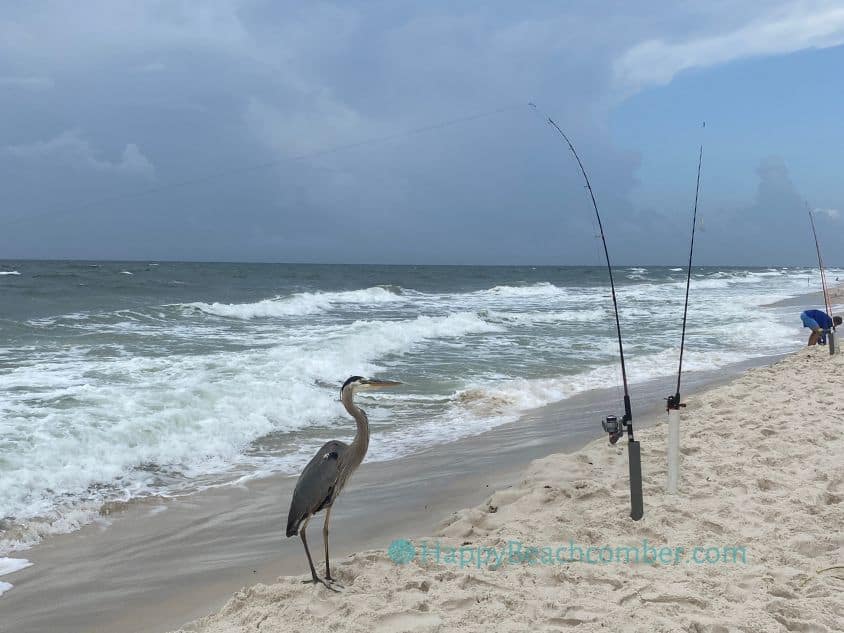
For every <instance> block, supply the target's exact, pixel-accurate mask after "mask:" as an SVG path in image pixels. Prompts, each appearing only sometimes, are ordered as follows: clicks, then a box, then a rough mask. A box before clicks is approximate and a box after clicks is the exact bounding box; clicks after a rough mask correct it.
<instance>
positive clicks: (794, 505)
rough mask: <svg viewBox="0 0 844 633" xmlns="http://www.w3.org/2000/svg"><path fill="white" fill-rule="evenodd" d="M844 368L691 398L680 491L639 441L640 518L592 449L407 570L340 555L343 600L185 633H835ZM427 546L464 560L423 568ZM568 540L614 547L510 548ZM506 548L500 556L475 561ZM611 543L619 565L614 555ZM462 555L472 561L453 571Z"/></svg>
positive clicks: (813, 357)
mask: <svg viewBox="0 0 844 633" xmlns="http://www.w3.org/2000/svg"><path fill="white" fill-rule="evenodd" d="M842 369H844V355H842V354H838V355H836V356H832V357H830V356H829V355H828V353H827V351H826V349H825V348H804V349H803V350H801V351H798V352H795V353H793V354H791V355H788V356H786V357H785V358H782V359H780V360H777V361H775V362H773V363H771V364H769V365H766V366H761V367H756V368H752V369H749V370H747V371H745V372H744V373H742V374H741V375H740V376H738V377H736V378H734V379H733V380H731V381H729V382H726V383H723V384H720V385H718V386H715V387H713V388H711V389H707V390H705V391H703V392H701V393H698V394H695V395H693V396H691V397H689V398H688V399H687V403H688V408H687V409H686V410H685V411H684V413H683V431H682V440H681V442H682V443H681V447H682V448H681V455H682V470H681V482H680V493H679V494H678V495H674V496H670V495H667V494H666V493H665V491H664V485H665V474H666V471H665V464H664V461H665V452H664V451H665V443H666V429H665V425H654V426H651V427H650V428H647V429H644V430H640V431H639V434H638V435H639V439H640V440H641V441H642V450H643V456H642V459H643V466H644V469H645V500H646V501H645V503H646V507H645V517H644V518H643V519H642V520H641V521H638V522H633V521H631V520H630V519H629V517H628V511H629V500H628V497H627V489H626V469H627V458H626V455H625V451H624V449H623V447H608V446H607V443H606V440H603V439H600V440H595V441H592V442H590V443H588V444H587V445H586V446H585V447H584V448H582V449H581V450H579V451H577V452H574V453H560V454H553V455H550V456H548V457H544V458H541V459H537V460H535V461H533V462H532V463H531V464H530V466H529V467H528V468H527V469H526V470H525V471H524V472H523V474H522V475H521V477H520V480H519V482H518V483H517V484H515V485H514V486H511V487H508V488H505V489H500V490H495V491H494V492H491V493H490V494H489V495H488V496H487V498H486V500H485V501H484V502H483V503H481V504H479V505H475V506H471V507H467V508H466V509H464V510H461V511H459V512H456V513H453V514H452V515H450V516H449V517H448V518H446V519H445V520H444V521H443V522H442V523H441V524H440V527H439V529H438V530H437V531H436V532H435V533H434V534H433V536H432V537H427V538H426V539H425V540H424V541H422V540H420V539H418V538H417V539H415V540H414V542H413V543H412V544H410V545H407V544H403V547H410V548H411V552H412V554H413V555H414V556H415V557H413V558H412V560H410V561H409V562H406V564H396V563H395V562H392V561H391V560H390V558H389V557H388V554H387V552H386V551H385V549H386V548H385V547H383V546H382V547H381V548H379V549H373V550H368V551H359V552H357V553H355V554H353V555H351V556H349V557H347V558H345V559H343V560H340V559H339V558H338V559H336V562H335V564H334V567H335V576H337V577H338V579H339V581H340V582H341V583H342V584H343V585H344V587H345V588H344V590H343V591H341V592H339V593H334V592H331V591H329V590H327V589H325V588H324V587H321V586H317V587H313V586H310V585H303V584H301V582H300V580H301V579H302V578H304V577H306V575H305V574H300V575H297V576H292V577H291V576H288V577H280V578H278V579H277V580H276V582H275V583H274V584H271V585H267V584H257V585H253V586H251V587H249V588H245V589H242V590H241V591H239V592H237V593H236V594H235V595H234V596H233V597H232V598H231V599H230V600H229V601H228V603H226V605H225V606H224V607H223V608H222V610H220V611H219V612H218V613H216V614H213V615H210V616H206V617H204V618H201V619H200V620H197V621H194V622H192V623H190V624H188V625H185V626H184V627H182V628H181V629H179V631H180V632H182V633H188V632H190V633H245V632H246V631H255V630H263V631H273V632H286V631H290V632H292V631H297V632H303V631H324V630H326V628H327V627H329V628H330V626H329V625H330V624H331V622H332V621H333V622H335V623H337V622H342V627H341V628H342V630H344V631H354V632H356V631H361V632H363V631H367V632H369V631H383V632H387V631H431V632H434V631H460V632H461V633H469V632H474V631H478V632H480V631H488V630H489V629H490V628H494V629H495V630H497V631H523V630H548V631H559V630H568V629H569V628H574V627H577V630H578V631H607V630H610V631H625V632H632V631H661V632H662V631H664V632H668V631H676V630H684V631H695V632H704V631H705V632H708V633H721V632H726V631H728V630H739V631H747V632H750V631H752V632H754V633H759V632H761V633H775V632H779V631H783V630H786V631H817V632H821V633H823V632H832V631H836V630H839V629H838V626H839V625H840V623H841V619H842V614H844V595H842V591H841V589H842V586H844V585H843V584H842V583H844V569H842V558H844V532H842V525H844V471H842V468H841V463H842V462H841V455H842V453H844V429H842V426H841V424H840V417H841V415H842V414H844V404H842V396H844V388H842V387H841V386H840V385H839V384H837V383H834V382H829V381H825V380H824V377H828V375H829V373H830V372H832V373H836V374H837V373H839V372H840V371H841V370H842ZM830 413H832V415H830ZM640 428H641V427H640ZM338 525H339V523H338ZM432 541H436V544H437V547H438V551H439V546H440V545H442V546H443V547H444V548H451V549H452V551H453V552H460V557H458V558H452V560H451V561H449V560H448V559H444V560H440V559H434V558H433V557H432V556H427V553H428V552H429V551H432V550H428V549H427V548H428V547H429V546H430V547H433V543H432ZM514 542H517V543H519V544H520V548H519V554H518V555H517V556H515V558H513V556H512V551H513V549H512V543H514ZM568 543H571V544H574V543H577V544H583V545H584V546H587V547H588V546H593V547H594V548H595V549H596V550H599V551H603V549H604V547H610V552H611V554H610V559H609V560H608V561H606V562H605V563H604V564H594V563H593V564H590V563H588V562H584V559H583V558H577V557H575V556H573V557H572V558H571V559H569V560H559V559H558V560H556V561H555V560H552V559H550V558H549V560H548V561H544V559H543V558H540V557H542V556H544V554H540V553H535V555H534V556H533V557H522V553H521V552H522V551H523V550H522V548H521V544H526V545H532V546H536V547H537V548H538V549H537V550H536V552H540V551H542V549H543V546H544V545H548V544H555V545H556V544H568ZM429 544H430V545H429ZM649 544H650V545H652V546H653V550H652V552H653V553H652V554H651V553H649V549H648V548H649ZM619 546H620V547H619ZM657 547H659V553H657ZM506 548H509V550H508V551H509V552H510V557H508V558H503V554H502V559H501V560H503V562H500V560H499V561H498V562H495V563H490V559H489V558H487V559H484V561H483V562H481V559H480V552H481V551H496V550H497V551H501V552H504V551H505V549H506ZM612 548H615V550H613V549H612ZM622 549H623V550H625V551H627V552H628V559H627V560H626V561H625V560H621V558H619V559H617V560H615V561H613V560H612V551H616V552H619V551H621V550H622ZM666 549H667V550H668V553H669V556H668V557H667V558H664V557H663V556H662V552H663V550H666ZM464 550H466V551H469V552H477V554H476V555H477V560H473V559H468V562H469V564H467V565H465V566H460V565H459V564H458V563H459V562H460V560H462V552H463V551H464ZM525 550H526V548H525ZM549 550H550V548H549ZM631 550H635V551H636V552H637V553H636V559H635V560H631V559H630V558H629V552H630V551H631ZM391 551H392V550H391ZM402 551H404V550H402ZM698 551H699V554H700V557H701V558H700V560H698V559H697V558H695V556H697V554H695V553H696V552H698ZM639 552H641V558H640V554H639ZM704 552H705V555H704V554H703V553H704ZM737 552H738V553H737ZM728 553H730V555H728ZM473 555H475V554H473ZM581 555H582V553H581ZM619 556H620V555H619ZM407 558H409V557H406V558H405V559H404V560H403V561H402V562H405V561H406V560H407ZM326 618H328V620H326Z"/></svg>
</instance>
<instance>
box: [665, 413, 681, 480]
mask: <svg viewBox="0 0 844 633" xmlns="http://www.w3.org/2000/svg"><path fill="white" fill-rule="evenodd" d="M679 481H680V411H679V409H669V410H668V494H670V495H676V494H677V484H678V483H679Z"/></svg>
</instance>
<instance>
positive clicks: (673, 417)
mask: <svg viewBox="0 0 844 633" xmlns="http://www.w3.org/2000/svg"><path fill="white" fill-rule="evenodd" d="M704 125H706V124H705V123H704ZM702 165H703V145H702V144H701V146H700V152H698V157H697V183H696V184H695V206H694V211H693V212H692V236H691V239H690V240H689V265H688V267H687V268H686V298H685V300H684V301H683V327H682V329H681V331H680V361H679V363H678V366H677V388H676V390H675V391H674V394H673V395H670V396H668V397H667V398H666V399H665V400H666V404H665V410H666V411H667V412H668V477H667V482H666V488H667V490H668V493H669V494H676V493H677V486H678V483H679V481H680V409H681V408H683V407H685V406H686V405H685V404H684V403H683V402H682V399H681V397H680V382H681V381H682V379H683V352H684V351H685V349H686V323H687V319H688V315H689V289H690V288H691V285H692V258H693V257H694V252H695V229H696V228H697V205H698V199H699V197H700V170H701V166H702Z"/></svg>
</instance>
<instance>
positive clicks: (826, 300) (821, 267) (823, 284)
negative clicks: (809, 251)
mask: <svg viewBox="0 0 844 633" xmlns="http://www.w3.org/2000/svg"><path fill="white" fill-rule="evenodd" d="M806 210H807V211H808V213H809V222H811V224H812V235H813V236H814V238H815V250H816V251H817V253H818V269H819V270H820V273H821V289H822V290H823V303H824V307H825V308H826V313H827V315H828V316H829V317H830V318H832V304H831V303H830V300H829V291H828V290H827V285H826V271H825V269H824V265H823V257H822V256H821V246H820V242H818V232H817V231H816V230H815V216H814V214H813V213H812V210H811V209H809V204H808V203H806ZM827 336H828V338H829V354H830V356H831V355H833V354H835V321H833V322H832V330H829V331H828V332H827Z"/></svg>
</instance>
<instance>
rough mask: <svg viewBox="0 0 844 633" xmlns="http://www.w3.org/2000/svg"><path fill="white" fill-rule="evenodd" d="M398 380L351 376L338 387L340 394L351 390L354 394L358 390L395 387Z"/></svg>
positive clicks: (398, 383)
mask: <svg viewBox="0 0 844 633" xmlns="http://www.w3.org/2000/svg"><path fill="white" fill-rule="evenodd" d="M400 384H401V383H400V382H397V381H395V380H377V379H375V378H364V377H363V376H352V377H351V378H349V379H348V380H346V382H344V383H343V386H342V388H341V389H340V396H341V397H342V395H343V394H344V393H346V392H347V391H349V390H351V392H352V393H353V394H354V393H355V392H358V391H372V390H375V389H385V388H387V387H397V386H398V385H400Z"/></svg>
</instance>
